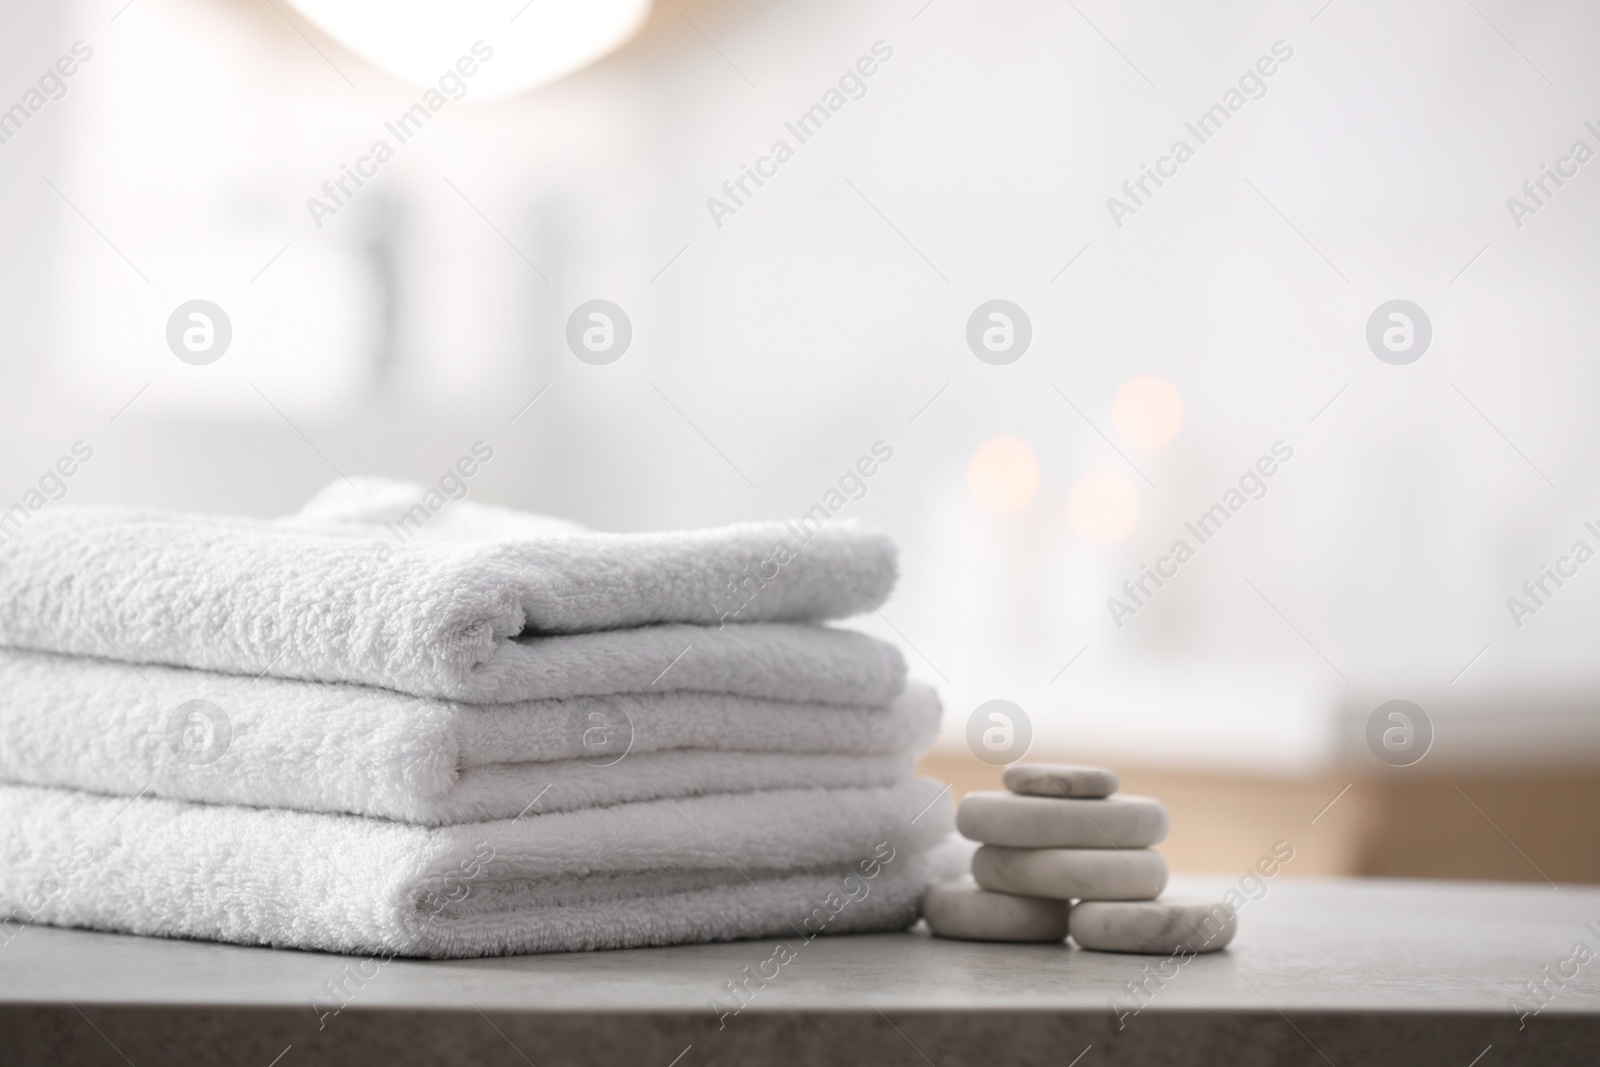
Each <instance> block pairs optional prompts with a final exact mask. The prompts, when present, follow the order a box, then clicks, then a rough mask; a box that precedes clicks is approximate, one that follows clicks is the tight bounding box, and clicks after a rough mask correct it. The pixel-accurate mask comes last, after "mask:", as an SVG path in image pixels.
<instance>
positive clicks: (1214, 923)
mask: <svg viewBox="0 0 1600 1067" xmlns="http://www.w3.org/2000/svg"><path fill="white" fill-rule="evenodd" d="M1068 926H1069V929H1070V930H1071V933H1072V940H1074V941H1076V942H1077V943H1078V945H1079V946H1080V947H1082V948H1090V949H1094V950H1095V951H1097V952H1150V953H1159V954H1161V955H1164V956H1165V955H1173V956H1176V955H1184V956H1188V955H1193V954H1196V953H1200V952H1215V951H1217V949H1219V948H1225V947H1226V946H1227V944H1228V942H1230V941H1232V940H1233V935H1234V933H1235V932H1237V931H1238V929H1239V919H1238V916H1236V915H1235V914H1234V912H1233V909H1232V908H1230V907H1228V905H1226V904H1224V903H1222V902H1221V901H1219V900H1205V899H1200V898H1188V899H1175V900H1140V901H1109V900H1085V901H1082V902H1081V903H1078V904H1076V905H1074V906H1073V908H1072V915H1071V918H1069V919H1068Z"/></svg>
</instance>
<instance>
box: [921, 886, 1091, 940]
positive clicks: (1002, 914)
mask: <svg viewBox="0 0 1600 1067" xmlns="http://www.w3.org/2000/svg"><path fill="white" fill-rule="evenodd" d="M922 917H923V918H924V919H927V920H928V929H930V930H932V931H933V932H934V933H935V934H936V935H938V936H939V937H954V938H960V939H962V940H964V941H1064V940H1066V936H1067V905H1066V904H1065V903H1064V902H1063V901H1060V900H1046V899H1044V898H1042V897H1018V896H1012V895H1010V894H1008V893H991V892H989V891H988V890H987V889H980V888H978V886H977V885H976V884H975V883H974V882H972V881H971V880H969V879H963V880H961V881H958V882H941V883H940V884H938V885H933V886H929V887H928V891H927V892H926V893H925V894H923V897H922Z"/></svg>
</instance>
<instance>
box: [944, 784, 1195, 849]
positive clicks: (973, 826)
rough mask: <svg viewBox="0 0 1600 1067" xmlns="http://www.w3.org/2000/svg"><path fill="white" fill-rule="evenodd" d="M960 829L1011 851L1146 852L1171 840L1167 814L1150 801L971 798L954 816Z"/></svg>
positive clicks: (1134, 798)
mask: <svg viewBox="0 0 1600 1067" xmlns="http://www.w3.org/2000/svg"><path fill="white" fill-rule="evenodd" d="M956 828H957V829H958V830H960V831H961V833H962V834H963V835H965V836H967V837H970V838H971V839H972V840H974V841H981V842H983V843H984V844H986V845H1007V846H1009V847H1011V848H1148V847H1149V846H1151V845H1154V844H1157V843H1159V842H1160V841H1161V840H1162V839H1164V838H1165V837H1166V836H1167V809H1166V808H1165V807H1164V806H1163V805H1162V803H1161V801H1159V800H1155V799H1153V798H1151V797H1137V796H1115V797H1106V798H1105V799H1103V800H1065V799H1061V798H1056V799H1050V798H1049V797H1036V796H1018V795H1017V794H1015V793H999V792H994V793H970V794H968V795H967V796H966V798H965V799H963V800H962V801H961V807H960V808H959V809H957V811H956Z"/></svg>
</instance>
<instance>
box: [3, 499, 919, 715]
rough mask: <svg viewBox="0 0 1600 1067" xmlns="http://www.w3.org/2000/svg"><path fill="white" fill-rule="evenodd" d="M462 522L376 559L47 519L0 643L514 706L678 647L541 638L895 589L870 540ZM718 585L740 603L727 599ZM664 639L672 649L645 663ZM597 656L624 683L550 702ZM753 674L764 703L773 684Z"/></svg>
mask: <svg viewBox="0 0 1600 1067" xmlns="http://www.w3.org/2000/svg"><path fill="white" fill-rule="evenodd" d="M450 506H453V507H455V508H458V509H467V508H469V507H471V508H477V507H478V505H475V504H470V503H469V502H466V501H461V502H458V503H456V504H454V505H450ZM445 513H446V512H441V516H442V515H443V514H445ZM497 513H498V514H497ZM470 514H471V515H472V516H474V519H473V521H474V523H475V524H476V526H475V529H476V532H475V533H473V534H472V535H471V536H472V538H473V539H471V540H445V539H438V538H431V537H423V536H418V537H414V538H412V539H410V540H407V541H406V542H404V543H403V544H401V545H399V546H398V547H394V545H392V544H391V543H390V542H391V540H392V538H391V536H390V534H389V533H388V532H386V531H385V530H384V529H383V527H381V526H377V527H373V526H360V525H354V524H345V523H342V522H336V521H332V520H329V524H327V525H315V524H310V525H308V522H309V521H310V520H308V519H307V518H306V517H305V516H301V517H299V518H298V519H296V520H293V521H289V522H281V523H268V522H260V521H253V520H248V519H236V518H220V517H214V516H200V515H174V514H166V513H161V512H154V511H145V510H135V509H126V508H77V507H58V508H52V509H48V510H45V511H42V512H39V513H38V514H36V515H33V516H31V517H30V519H29V521H28V523H27V525H25V526H24V527H22V529H21V530H20V532H18V533H16V534H15V535H14V536H11V537H9V538H8V539H6V540H4V541H3V542H0V645H4V646H9V647H16V648H29V649H37V650H42V651H53V652H69V653H76V654H80V655H99V656H106V657H111V658H116V659H123V660H128V661H131V662H136V663H167V664H172V665H177V666H188V667H199V668H204V669H208V670H217V671H230V672H234V673H243V674H250V675H255V674H260V673H272V674H275V675H278V676H281V677H289V678H307V679H316V680H321V681H347V682H362V683H366V684H370V685H380V686H385V687H387V688H391V689H397V690H400V691H403V692H409V693H415V694H418V695H422V696H443V697H450V698H452V699H458V700H473V701H480V702H483V701H511V700H525V699H531V698H535V697H545V696H571V695H579V694H580V693H585V692H618V691H626V690H628V689H638V688H643V687H644V685H645V684H648V683H649V681H650V678H649V677H645V678H643V682H642V683H641V682H640V681H639V680H638V678H639V676H642V675H645V674H648V673H649V668H650V665H652V664H653V665H654V666H655V671H656V672H659V671H660V670H661V669H662V668H663V667H664V666H665V665H666V664H667V663H668V662H669V661H670V660H671V658H672V657H673V656H674V655H676V653H677V652H678V651H680V650H681V649H682V648H683V647H684V646H685V645H686V644H687V643H688V641H689V638H687V637H683V638H682V639H681V640H680V638H679V637H678V636H662V637H661V638H660V641H659V642H657V644H656V645H655V646H652V647H651V648H650V649H649V650H646V651H645V652H644V653H641V652H640V648H642V647H643V646H638V647H636V646H634V645H633V644H631V643H630V639H626V638H624V639H618V638H616V637H615V636H614V635H606V634H591V635H590V637H591V640H590V642H589V643H588V644H583V643H580V644H579V645H577V646H573V645H571V644H570V643H566V644H563V643H562V642H561V641H560V640H559V639H556V638H552V637H551V636H550V635H556V634H573V635H576V634H588V633H589V632H590V631H597V630H601V631H603V630H616V629H618V628H622V627H649V628H652V629H665V630H667V631H668V633H670V632H671V630H672V628H671V627H656V626H655V624H672V623H690V624H698V627H699V628H700V629H704V628H705V627H706V626H712V627H716V626H722V625H724V624H725V623H727V622H728V620H729V619H732V620H733V621H734V623H736V624H738V625H727V626H726V629H725V630H724V631H721V632H724V633H726V632H727V631H728V630H743V629H745V627H744V625H743V624H746V623H752V622H760V621H780V622H781V621H794V620H804V621H817V620H824V619H831V618H840V617H844V616H847V615H851V614H855V613H857V612H859V611H862V610H867V609H868V608H870V607H872V606H875V605H876V604H878V603H879V602H881V601H882V600H883V599H884V598H886V597H887V596H888V594H889V591H890V589H891V588H892V587H893V584H894V578H895V555H894V547H893V545H892V544H891V543H890V542H889V540H888V539H887V538H885V537H883V536H881V535H878V534H870V533H864V532H860V531H857V530H854V529H848V528H844V529H832V528H825V529H820V530H818V531H816V532H815V533H812V534H810V536H809V539H807V540H804V541H801V540H800V537H799V535H798V534H796V533H795V532H794V531H793V529H792V527H791V526H790V525H786V524H779V523H766V524H759V523H758V524H748V525H743V526H730V527H724V528H721V529H715V530H702V531H690V532H683V533H660V534H605V533H590V532H581V533H547V534H536V533H534V532H533V527H534V526H535V525H536V524H534V523H532V521H531V520H528V519H527V517H526V516H522V517H518V516H517V515H516V513H513V512H508V511H505V509H482V508H479V510H477V511H474V512H471V513H470ZM544 521H545V522H548V520H544ZM426 528H427V527H426V526H424V527H423V529H426ZM443 528H444V527H441V529H443ZM492 531H500V532H498V533H494V532H492ZM462 536H466V535H462ZM735 589H742V590H744V592H743V593H741V594H739V595H737V596H734V595H732V594H733V591H734V590H735ZM730 597H731V599H730ZM736 609H737V610H736ZM797 632H798V628H796V627H792V626H791V627H787V628H784V629H781V630H778V631H775V634H776V635H778V636H769V637H767V638H750V640H752V641H754V642H755V643H756V644H757V645H766V646H768V647H766V648H765V649H764V650H762V649H758V650H755V651H756V654H757V655H759V656H761V657H762V658H765V659H766V660H768V661H769V663H770V660H771V657H772V656H773V655H774V654H777V655H780V656H781V655H783V654H784V651H783V649H782V647H781V646H782V645H783V644H784V641H785V640H787V638H786V637H784V636H782V635H791V634H795V633H797ZM618 640H621V642H622V643H621V644H620V645H619V644H617V643H616V642H617V641H618ZM733 640H735V641H737V640H738V638H733ZM674 641H677V642H678V647H677V648H676V649H672V650H670V651H666V658H664V659H663V658H660V656H659V653H660V652H661V651H665V650H666V646H667V645H669V644H671V643H672V642H674ZM608 642H609V643H608ZM713 644H714V643H713V642H712V641H710V640H709V639H708V640H707V641H706V646H705V647H706V648H707V649H710V648H712V647H713ZM774 645H776V646H778V647H772V646H774ZM596 655H599V656H602V657H604V658H605V660H606V663H605V670H604V671H602V672H600V673H602V674H604V675H606V676H611V675H612V674H614V673H616V672H617V669H618V665H617V664H616V663H614V662H612V661H613V660H614V659H615V658H617V657H621V658H622V660H623V664H622V666H623V667H625V668H632V669H631V670H623V671H622V672H621V673H628V674H631V675H632V676H633V677H632V678H631V679H630V680H629V681H628V682H627V683H626V684H621V685H612V686H611V687H610V688H602V689H594V688H592V687H591V688H587V689H584V688H578V689H573V688H570V687H569V688H568V689H567V690H565V691H560V687H559V685H558V684H556V683H554V682H552V681H551V678H552V677H559V676H562V675H564V674H565V673H567V672H568V671H569V670H572V669H575V666H576V665H575V664H574V663H573V662H571V661H572V660H574V659H576V660H578V661H584V660H585V657H588V658H589V659H592V658H593V657H594V656H596ZM877 658H878V660H879V661H880V664H881V660H882V658H883V657H882V656H881V655H880V656H878V657H877ZM578 665H581V664H578ZM725 669H730V670H731V668H725ZM766 681H767V689H768V690H770V689H771V688H772V687H773V685H772V683H773V681H774V680H773V679H767V680H766ZM680 683H681V678H680ZM592 684H593V683H591V686H592ZM678 688H697V689H708V690H715V689H718V688H721V687H720V686H717V685H711V684H703V683H702V684H695V685H692V686H690V685H683V684H679V685H678ZM739 691H741V692H743V691H744V690H739ZM750 695H768V696H778V697H782V696H786V695H789V694H787V693H783V692H770V691H768V692H763V693H752V694H750ZM799 698H800V699H827V698H822V697H816V696H812V695H806V694H800V696H799ZM854 699H855V700H856V702H859V701H860V700H862V699H870V698H866V697H856V698H854Z"/></svg>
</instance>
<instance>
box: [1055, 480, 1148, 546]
mask: <svg viewBox="0 0 1600 1067" xmlns="http://www.w3.org/2000/svg"><path fill="white" fill-rule="evenodd" d="M1138 519H1139V491H1138V490H1137V489H1135V488H1134V487H1133V483H1132V482H1130V481H1129V480H1128V479H1126V478H1124V477H1123V476H1122V475H1120V474H1118V473H1117V472H1116V471H1109V470H1101V471H1091V472H1089V473H1088V474H1085V475H1084V476H1083V477H1082V478H1079V479H1078V482H1077V484H1076V485H1074V486H1073V487H1072V495H1071V496H1069V497H1068V498H1067V525H1069V526H1071V527H1072V532H1073V533H1075V534H1077V535H1078V536H1079V537H1081V538H1083V539H1084V540H1085V541H1088V542H1089V543H1090V544H1094V545H1114V544H1116V543H1117V542H1118V541H1121V540H1122V539H1123V538H1124V537H1127V536H1128V534H1129V533H1130V532H1131V531H1132V530H1133V524H1134V523H1135V522H1137V521H1138Z"/></svg>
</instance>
